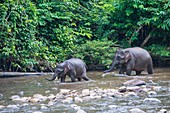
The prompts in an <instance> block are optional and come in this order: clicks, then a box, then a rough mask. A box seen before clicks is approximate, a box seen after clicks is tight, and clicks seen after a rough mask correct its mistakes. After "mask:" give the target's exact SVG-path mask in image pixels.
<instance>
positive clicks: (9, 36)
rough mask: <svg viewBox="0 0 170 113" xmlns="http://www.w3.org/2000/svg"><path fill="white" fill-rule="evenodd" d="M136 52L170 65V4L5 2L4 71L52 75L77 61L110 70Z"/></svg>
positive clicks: (0, 62)
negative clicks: (120, 51)
mask: <svg viewBox="0 0 170 113" xmlns="http://www.w3.org/2000/svg"><path fill="white" fill-rule="evenodd" d="M134 46H139V47H143V48H145V49H147V50H148V51H149V52H150V53H151V55H152V57H153V59H154V62H156V63H157V64H160V65H161V64H162V63H161V62H165V63H167V62H170V1H169V0H1V1H0V70H1V71H47V70H48V71H49V70H51V71H52V69H53V68H54V67H55V65H56V63H58V62H62V61H64V60H66V59H68V58H71V57H78V58H81V59H83V60H84V61H85V62H86V64H87V66H88V67H89V69H104V68H106V67H107V66H109V65H110V63H111V62H112V59H113V55H114V52H115V50H116V48H117V47H122V48H127V47H134ZM157 66H159V65H157Z"/></svg>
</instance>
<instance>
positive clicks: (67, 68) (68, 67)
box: [64, 64, 71, 74]
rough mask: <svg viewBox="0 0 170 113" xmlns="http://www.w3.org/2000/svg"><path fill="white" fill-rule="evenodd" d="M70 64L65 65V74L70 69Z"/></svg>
mask: <svg viewBox="0 0 170 113" xmlns="http://www.w3.org/2000/svg"><path fill="white" fill-rule="evenodd" d="M70 69H71V68H70V66H69V65H68V64H67V65H66V66H65V67H64V74H67V72H68V71H69V70H70Z"/></svg>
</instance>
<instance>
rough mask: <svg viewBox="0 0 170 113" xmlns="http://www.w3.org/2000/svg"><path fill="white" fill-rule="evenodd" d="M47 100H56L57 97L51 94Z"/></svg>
mask: <svg viewBox="0 0 170 113" xmlns="http://www.w3.org/2000/svg"><path fill="white" fill-rule="evenodd" d="M47 98H48V99H50V100H54V99H55V98H56V96H55V95H54V94H50V95H49V96H48V97H47Z"/></svg>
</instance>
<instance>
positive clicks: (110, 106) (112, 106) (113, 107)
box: [108, 105, 119, 109]
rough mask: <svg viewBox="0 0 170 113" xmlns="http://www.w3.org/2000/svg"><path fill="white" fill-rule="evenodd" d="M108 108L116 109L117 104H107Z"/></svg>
mask: <svg viewBox="0 0 170 113" xmlns="http://www.w3.org/2000/svg"><path fill="white" fill-rule="evenodd" d="M108 107H109V108H110V109H118V108H119V106H117V105H109V106H108Z"/></svg>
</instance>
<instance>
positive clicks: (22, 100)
mask: <svg viewBox="0 0 170 113" xmlns="http://www.w3.org/2000/svg"><path fill="white" fill-rule="evenodd" d="M30 99H31V97H21V98H16V99H13V101H19V102H29V100H30Z"/></svg>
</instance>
